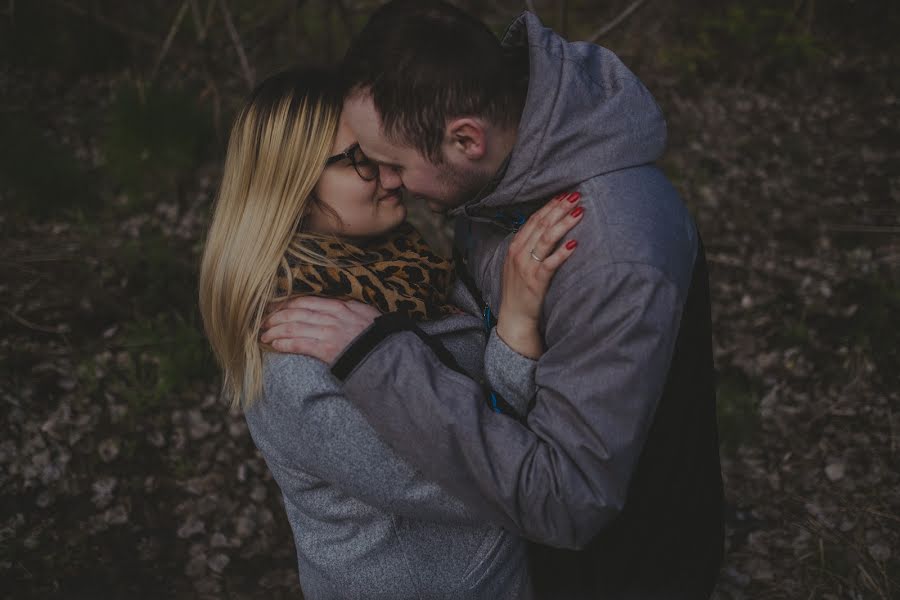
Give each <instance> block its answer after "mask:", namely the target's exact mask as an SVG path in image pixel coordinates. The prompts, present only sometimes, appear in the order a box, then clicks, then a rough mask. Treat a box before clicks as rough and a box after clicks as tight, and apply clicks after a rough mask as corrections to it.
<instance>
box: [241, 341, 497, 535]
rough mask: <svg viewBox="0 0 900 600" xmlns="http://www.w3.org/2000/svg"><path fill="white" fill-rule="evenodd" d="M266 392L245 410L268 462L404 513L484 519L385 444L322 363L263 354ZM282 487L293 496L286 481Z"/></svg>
mask: <svg viewBox="0 0 900 600" xmlns="http://www.w3.org/2000/svg"><path fill="white" fill-rule="evenodd" d="M376 389H377V388H376ZM264 390H265V393H264V396H263V397H262V398H261V399H259V400H257V402H256V403H254V404H253V405H252V406H251V407H250V408H248V409H247V411H246V412H245V416H246V419H247V423H248V426H249V428H250V432H251V435H252V436H253V439H254V442H255V443H256V445H257V446H258V447H259V449H260V451H261V452H262V453H263V455H264V457H265V458H266V461H267V462H268V461H274V462H275V463H277V465H278V467H279V468H280V470H282V471H286V472H288V473H290V472H291V471H297V472H302V473H305V474H308V475H312V476H314V477H317V478H319V479H322V480H324V481H327V482H329V483H331V484H333V485H335V486H336V487H338V488H339V489H341V490H342V491H343V492H345V493H346V494H347V495H349V496H352V497H354V498H356V499H358V500H361V501H362V502H365V503H366V504H369V505H371V506H374V507H376V508H379V509H382V510H385V511H388V512H390V513H393V514H396V515H399V516H402V517H407V518H414V519H423V520H429V521H437V522H443V523H458V524H484V523H485V521H484V519H483V518H482V517H478V516H476V513H475V512H474V511H472V510H470V509H469V508H467V507H466V506H465V505H464V504H463V503H462V502H461V501H460V500H459V499H458V498H455V497H453V496H452V495H450V494H449V493H447V491H446V490H444V489H443V488H442V487H441V486H440V485H438V484H437V483H435V482H434V481H432V480H429V479H426V478H425V477H423V475H422V474H421V473H420V472H418V471H417V470H416V469H415V468H414V467H412V466H411V465H410V464H409V463H408V462H407V461H405V460H404V459H402V458H401V457H399V456H398V455H397V454H396V453H394V452H393V451H392V450H391V449H390V448H389V447H388V446H387V445H386V444H385V443H384V442H382V441H381V439H380V438H379V437H378V436H377V435H376V433H375V431H374V430H373V429H372V427H371V426H369V424H368V422H367V421H366V419H365V418H364V417H363V416H362V414H360V412H359V410H358V409H356V408H355V407H354V406H353V405H352V404H350V403H349V402H348V401H347V399H346V398H345V397H344V395H343V392H342V390H341V385H340V383H339V382H338V381H337V380H335V378H334V377H333V376H332V375H331V373H330V372H329V369H328V365H326V364H325V363H323V362H321V361H319V360H316V359H314V358H310V357H306V356H297V355H285V354H272V355H270V356H269V357H268V358H267V365H266V377H265V386H264ZM368 393H369V394H374V393H375V392H373V391H371V390H370V391H369V392H368ZM279 483H281V482H279ZM282 490H283V491H285V492H286V493H288V494H290V491H289V490H290V486H282Z"/></svg>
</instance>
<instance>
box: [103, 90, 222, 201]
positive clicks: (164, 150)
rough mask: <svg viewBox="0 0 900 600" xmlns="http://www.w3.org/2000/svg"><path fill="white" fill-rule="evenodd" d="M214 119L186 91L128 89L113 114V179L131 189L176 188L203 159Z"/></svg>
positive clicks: (107, 150)
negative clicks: (149, 187)
mask: <svg viewBox="0 0 900 600" xmlns="http://www.w3.org/2000/svg"><path fill="white" fill-rule="evenodd" d="M212 133H213V129H212V119H211V118H210V116H209V115H208V114H207V112H206V111H205V110H204V109H203V108H202V107H201V106H200V105H199V104H198V102H197V100H196V98H194V97H193V96H191V95H190V94H188V93H186V92H179V91H164V90H158V89H150V90H142V89H140V88H139V87H137V86H134V85H130V84H128V85H123V86H122V87H121V88H120V89H119V91H118V94H117V96H116V100H115V102H114V103H113V106H112V107H111V111H110V118H109V123H108V126H107V130H106V135H105V137H104V139H103V150H104V154H105V156H106V159H107V166H108V170H109V172H110V174H111V175H112V176H113V177H114V178H115V179H116V180H117V181H118V182H119V183H120V184H121V185H122V186H124V188H125V189H126V190H129V191H132V192H136V191H139V190H141V189H143V188H144V187H145V186H147V185H148V184H150V183H151V182H152V183H153V185H154V187H159V186H160V184H162V185H163V187H165V186H166V184H168V185H169V187H171V186H172V185H173V184H175V183H177V181H178V179H179V178H180V177H184V176H185V175H186V174H187V173H189V172H190V171H191V170H192V169H193V168H194V167H196V166H197V164H198V162H199V160H200V159H201V158H202V153H203V151H204V150H205V149H206V148H207V147H208V145H209V143H210V141H211V140H212Z"/></svg>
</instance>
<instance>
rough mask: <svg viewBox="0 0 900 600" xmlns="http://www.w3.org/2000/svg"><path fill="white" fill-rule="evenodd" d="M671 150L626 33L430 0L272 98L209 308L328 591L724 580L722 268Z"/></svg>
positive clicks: (312, 598)
mask: <svg viewBox="0 0 900 600" xmlns="http://www.w3.org/2000/svg"><path fill="white" fill-rule="evenodd" d="M665 137H666V129H665V122H664V120H663V118H662V115H661V113H660V111H659V108H658V107H657V105H656V103H655V101H654V100H653V98H652V97H651V95H650V93H649V92H648V91H647V90H646V88H645V87H644V86H643V85H642V84H641V83H640V82H639V81H638V80H637V78H636V77H635V76H634V75H633V74H632V73H631V72H630V71H629V70H628V69H627V68H626V67H625V66H624V65H623V64H622V63H621V62H620V61H619V60H618V58H617V57H616V56H615V55H614V54H612V53H611V52H609V51H608V50H605V49H603V48H600V47H598V46H595V45H591V44H586V43H570V42H567V41H566V40H564V39H562V38H561V37H559V36H558V35H557V34H555V33H554V32H552V31H551V30H549V29H547V28H545V27H544V26H543V25H542V24H541V22H540V21H539V20H538V18H537V17H535V16H534V15H533V14H530V13H525V14H523V15H522V16H521V17H519V18H518V19H517V20H516V21H515V22H513V23H512V25H511V26H510V27H509V29H508V31H507V33H506V34H505V36H504V38H503V40H502V42H501V41H499V40H497V38H496V37H495V36H494V35H493V34H492V33H491V31H490V30H489V29H487V28H486V27H485V26H484V25H483V24H482V23H481V22H480V21H478V20H477V19H474V18H473V17H471V16H469V15H467V14H466V13H464V12H462V11H461V10H459V9H457V8H454V7H453V6H451V5H449V4H446V3H443V2H438V1H432V0H423V1H411V0H397V1H394V2H391V3H389V4H387V5H385V6H383V7H382V8H381V9H379V10H378V11H377V12H376V13H375V14H374V15H373V16H372V18H371V19H370V21H369V23H368V24H367V25H366V27H365V28H364V29H363V31H362V32H361V33H360V34H359V35H358V36H357V38H356V39H355V40H354V42H353V44H352V46H351V48H350V50H349V51H348V53H347V55H346V56H345V58H344V61H343V63H342V65H341V67H340V69H339V71H338V72H336V73H332V72H328V71H319V70H312V69H300V70H292V71H287V72H284V73H281V74H278V75H275V76H273V77H271V78H269V79H267V80H266V81H264V82H262V83H261V84H260V85H259V86H258V87H257V88H256V89H255V90H254V92H253V93H252V94H251V96H250V98H249V99H248V101H247V102H246V104H245V106H244V108H243V109H242V111H241V112H240V114H239V115H238V117H237V119H236V121H235V124H234V127H233V129H232V133H231V138H230V141H229V147H228V153H227V158H226V163H225V169H224V175H223V182H222V186H221V190H220V193H219V198H218V200H217V203H216V207H215V212H214V215H213V220H212V224H211V226H210V230H209V234H208V238H207V242H206V248H205V252H204V257H203V264H202V268H201V281H200V305H201V312H202V314H203V318H204V324H205V327H206V330H207V334H208V336H209V339H210V342H211V344H212V346H213V349H214V350H215V352H216V355H217V358H218V360H219V362H220V365H221V366H222V369H223V373H224V384H225V389H226V392H227V393H228V394H229V395H230V396H231V397H232V398H233V400H234V402H235V403H239V404H240V405H241V406H242V407H243V409H244V414H245V416H246V419H247V423H248V425H249V428H250V432H251V434H252V436H253V439H254V441H255V443H256V445H257V446H258V448H259V449H260V451H261V452H262V454H263V456H264V457H265V460H266V462H267V464H268V466H269V468H270V470H271V471H272V474H273V475H274V477H275V480H276V481H277V483H278V485H279V487H280V488H281V491H282V494H283V497H284V505H285V509H286V511H287V515H288V519H289V521H290V523H291V527H292V529H293V534H294V540H295V543H296V549H297V559H298V566H299V573H300V583H301V587H302V589H303V593H304V596H305V597H306V598H308V599H309V600H317V599H320V598H322V599H330V598H365V599H369V598H389V599H403V598H425V599H431V598H460V599H463V598H473V599H481V598H486V599H487V598H489V599H505V598H509V599H518V598H523V599H526V598H553V599H556V598H559V599H569V598H572V599H575V598H579V599H580V598H585V599H587V598H591V599H593V598H596V599H600V600H607V599H609V600H614V599H615V600H618V599H651V598H653V599H655V598H659V599H663V598H665V599H673V598H674V599H682V598H683V599H697V598H708V597H709V596H710V595H711V593H712V589H713V587H714V585H715V579H716V575H717V572H718V568H719V564H720V562H721V554H722V537H723V531H722V481H721V475H720V466H719V455H718V439H717V432H716V415H715V385H714V374H713V363H712V360H713V357H712V344H711V332H710V304H709V292H708V278H707V272H706V265H705V260H704V253H703V246H702V243H701V241H700V236H699V234H698V231H697V228H696V226H695V224H694V222H693V220H692V219H691V217H690V215H689V214H688V212H687V210H686V208H685V206H684V205H683V203H682V201H681V199H680V198H679V197H678V195H677V193H676V192H675V190H674V189H673V188H672V186H671V185H670V183H669V182H668V181H667V179H666V178H665V176H664V175H663V174H662V173H661V172H660V171H659V170H658V169H657V168H656V167H655V166H654V162H655V161H656V160H657V159H658V158H659V157H660V155H661V153H662V151H663V148H664V144H665ZM404 192H406V194H404ZM407 195H409V196H412V197H414V198H420V199H423V200H425V201H426V202H427V203H428V205H429V207H430V208H431V209H432V210H433V211H436V212H441V213H446V214H448V215H449V216H452V217H455V222H456V228H455V238H454V253H453V259H452V260H448V259H446V258H444V257H442V256H440V255H438V254H437V253H435V252H434V251H432V250H431V249H430V248H429V246H428V244H427V243H426V242H425V240H424V239H423V238H422V237H421V236H420V235H419V233H418V232H417V231H416V230H415V229H414V228H413V227H412V226H411V225H409V224H408V223H407V222H406V220H405V218H406V208H405V206H404V204H403V203H404V201H405V198H406V197H407Z"/></svg>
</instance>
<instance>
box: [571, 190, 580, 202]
mask: <svg viewBox="0 0 900 600" xmlns="http://www.w3.org/2000/svg"><path fill="white" fill-rule="evenodd" d="M579 198H581V194H580V193H579V192H572V194H571V195H570V196H569V202H577V201H578V199H579Z"/></svg>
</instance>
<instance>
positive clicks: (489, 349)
mask: <svg viewBox="0 0 900 600" xmlns="http://www.w3.org/2000/svg"><path fill="white" fill-rule="evenodd" d="M536 369H537V361H536V360H533V359H531V358H528V357H527V356H522V355H521V354H519V353H518V352H516V351H515V350H513V349H512V348H510V347H509V346H507V345H506V342H504V341H503V340H502V339H500V336H499V335H497V328H496V327H494V328H493V329H491V335H490V336H489V337H488V341H487V346H486V347H485V350H484V376H485V379H487V383H488V386H489V387H490V389H491V390H492V391H495V392H497V393H498V394H500V396H501V397H503V399H504V400H506V402H507V403H508V404H509V405H510V406H511V407H512V408H513V409H514V410H515V411H516V413H517V414H518V415H522V416H524V415H527V414H528V411H529V409H530V408H531V405H532V403H533V401H534V400H535V393H536V392H537V386H536V385H535V383H534V375H535V371H536Z"/></svg>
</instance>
